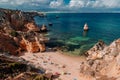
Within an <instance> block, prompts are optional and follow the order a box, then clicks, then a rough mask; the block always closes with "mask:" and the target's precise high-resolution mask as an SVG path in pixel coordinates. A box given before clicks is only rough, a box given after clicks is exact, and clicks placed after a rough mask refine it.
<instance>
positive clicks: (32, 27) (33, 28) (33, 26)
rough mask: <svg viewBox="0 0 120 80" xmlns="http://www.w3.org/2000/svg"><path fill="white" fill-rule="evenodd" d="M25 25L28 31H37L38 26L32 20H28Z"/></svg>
mask: <svg viewBox="0 0 120 80" xmlns="http://www.w3.org/2000/svg"><path fill="white" fill-rule="evenodd" d="M25 27H26V28H27V29H28V30H30V31H39V28H38V27H37V26H36V24H35V23H34V22H29V23H27V24H25Z"/></svg>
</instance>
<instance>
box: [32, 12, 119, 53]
mask: <svg viewBox="0 0 120 80" xmlns="http://www.w3.org/2000/svg"><path fill="white" fill-rule="evenodd" d="M56 16H58V18H56ZM34 19H35V21H36V23H37V24H38V25H42V24H45V25H47V28H48V29H49V32H48V33H47V34H46V36H47V37H49V38H50V39H51V40H50V44H48V45H49V46H58V47H60V48H61V49H62V51H63V52H66V53H69V54H73V55H81V54H83V53H85V52H86V51H87V50H89V49H90V48H91V47H92V46H93V45H94V44H95V43H97V42H98V41H99V40H103V41H104V42H105V43H106V44H107V45H109V44H110V43H111V42H112V41H114V40H116V39H118V38H120V14H119V13H48V14H47V17H45V18H42V17H39V16H36V17H35V18H34ZM49 23H52V24H53V25H52V26H49V25H48V24H49ZM85 23H87V24H88V26H89V31H87V32H85V31H83V26H84V24H85Z"/></svg>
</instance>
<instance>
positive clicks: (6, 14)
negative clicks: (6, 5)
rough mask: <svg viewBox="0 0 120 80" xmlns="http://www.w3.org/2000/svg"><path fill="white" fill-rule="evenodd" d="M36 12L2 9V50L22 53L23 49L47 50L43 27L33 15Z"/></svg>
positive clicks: (0, 12)
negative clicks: (36, 21)
mask: <svg viewBox="0 0 120 80" xmlns="http://www.w3.org/2000/svg"><path fill="white" fill-rule="evenodd" d="M36 15H38V16H42V13H41V14H38V13H35V12H23V11H20V10H9V9H0V43H1V44H0V52H7V53H10V54H12V55H20V54H21V53H22V52H23V51H27V52H31V53H35V52H44V51H45V50H46V47H45V43H44V42H45V41H47V38H45V37H44V36H42V34H41V32H42V31H41V29H42V27H41V28H40V27H38V26H37V25H36V24H35V22H34V19H33V17H34V16H36Z"/></svg>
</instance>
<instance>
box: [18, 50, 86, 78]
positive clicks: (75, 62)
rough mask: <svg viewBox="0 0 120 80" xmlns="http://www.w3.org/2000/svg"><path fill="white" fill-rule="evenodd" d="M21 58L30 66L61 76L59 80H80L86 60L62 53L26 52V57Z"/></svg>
mask: <svg viewBox="0 0 120 80" xmlns="http://www.w3.org/2000/svg"><path fill="white" fill-rule="evenodd" d="M20 57H21V58H23V59H25V60H26V61H28V62H29V63H30V64H33V65H35V66H37V67H42V68H44V69H45V70H46V72H45V73H53V74H59V77H58V78H57V79H61V80H74V79H77V80H79V79H80V73H79V68H80V63H81V62H82V61H84V60H85V57H83V56H81V57H80V56H69V55H66V54H62V53H60V52H44V53H28V52H26V53H25V55H23V56H20ZM57 79H55V80H57Z"/></svg>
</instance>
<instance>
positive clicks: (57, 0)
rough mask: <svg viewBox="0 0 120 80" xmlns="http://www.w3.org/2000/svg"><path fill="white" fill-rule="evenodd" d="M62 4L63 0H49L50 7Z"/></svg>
mask: <svg viewBox="0 0 120 80" xmlns="http://www.w3.org/2000/svg"><path fill="white" fill-rule="evenodd" d="M62 5H63V0H56V1H55V0H53V1H51V2H50V7H51V8H56V7H59V6H62Z"/></svg>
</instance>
